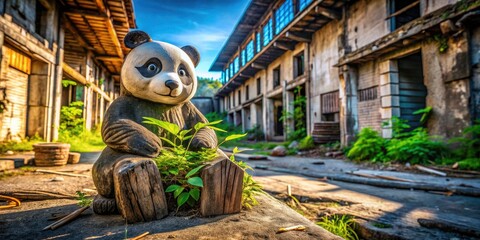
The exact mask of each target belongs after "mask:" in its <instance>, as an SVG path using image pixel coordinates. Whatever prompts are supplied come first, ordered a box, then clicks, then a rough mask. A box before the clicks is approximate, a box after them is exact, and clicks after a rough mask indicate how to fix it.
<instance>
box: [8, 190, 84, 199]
mask: <svg viewBox="0 0 480 240" xmlns="http://www.w3.org/2000/svg"><path fill="white" fill-rule="evenodd" d="M0 195H6V196H10V197H14V198H18V199H22V200H50V199H73V198H76V196H75V195H69V194H65V193H59V192H49V191H41V190H37V191H32V190H17V191H0Z"/></svg>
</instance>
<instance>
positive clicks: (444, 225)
mask: <svg viewBox="0 0 480 240" xmlns="http://www.w3.org/2000/svg"><path fill="white" fill-rule="evenodd" d="M417 222H418V223H419V224H420V226H422V227H426V228H437V229H441V230H442V231H447V232H454V233H460V234H464V235H468V236H472V237H480V229H478V228H475V227H472V226H467V225H463V224H460V223H458V222H451V221H446V220H441V219H426V218H419V219H417Z"/></svg>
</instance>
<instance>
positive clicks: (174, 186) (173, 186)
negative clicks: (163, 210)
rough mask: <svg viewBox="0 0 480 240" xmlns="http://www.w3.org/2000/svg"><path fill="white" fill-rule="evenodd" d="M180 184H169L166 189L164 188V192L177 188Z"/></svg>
mask: <svg viewBox="0 0 480 240" xmlns="http://www.w3.org/2000/svg"><path fill="white" fill-rule="evenodd" d="M179 187H180V186H178V185H176V184H173V185H170V186H168V187H167V189H165V192H173V191H175V190H177V189H178V188H179Z"/></svg>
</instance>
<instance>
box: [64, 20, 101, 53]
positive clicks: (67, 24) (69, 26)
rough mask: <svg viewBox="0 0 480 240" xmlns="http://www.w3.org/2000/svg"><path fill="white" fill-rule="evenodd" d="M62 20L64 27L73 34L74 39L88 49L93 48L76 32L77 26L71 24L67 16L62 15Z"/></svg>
mask: <svg viewBox="0 0 480 240" xmlns="http://www.w3.org/2000/svg"><path fill="white" fill-rule="evenodd" d="M63 22H64V26H65V28H66V29H67V30H68V31H70V33H71V34H72V35H73V37H74V38H75V40H77V41H78V43H80V45H81V46H82V47H84V48H86V49H88V50H94V48H93V47H92V46H91V45H90V44H89V43H88V42H87V40H85V39H84V38H83V37H82V35H81V34H80V33H79V32H78V30H77V28H76V27H75V26H73V23H72V22H71V21H70V19H68V17H66V16H65V17H63Z"/></svg>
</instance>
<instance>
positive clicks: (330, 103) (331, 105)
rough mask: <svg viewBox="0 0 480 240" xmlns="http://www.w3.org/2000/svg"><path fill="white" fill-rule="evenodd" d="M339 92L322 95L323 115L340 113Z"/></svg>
mask: <svg viewBox="0 0 480 240" xmlns="http://www.w3.org/2000/svg"><path fill="white" fill-rule="evenodd" d="M338 97H339V95H338V91H335V92H330V93H325V94H322V113H323V114H327V113H337V112H340V108H339V100H338Z"/></svg>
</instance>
